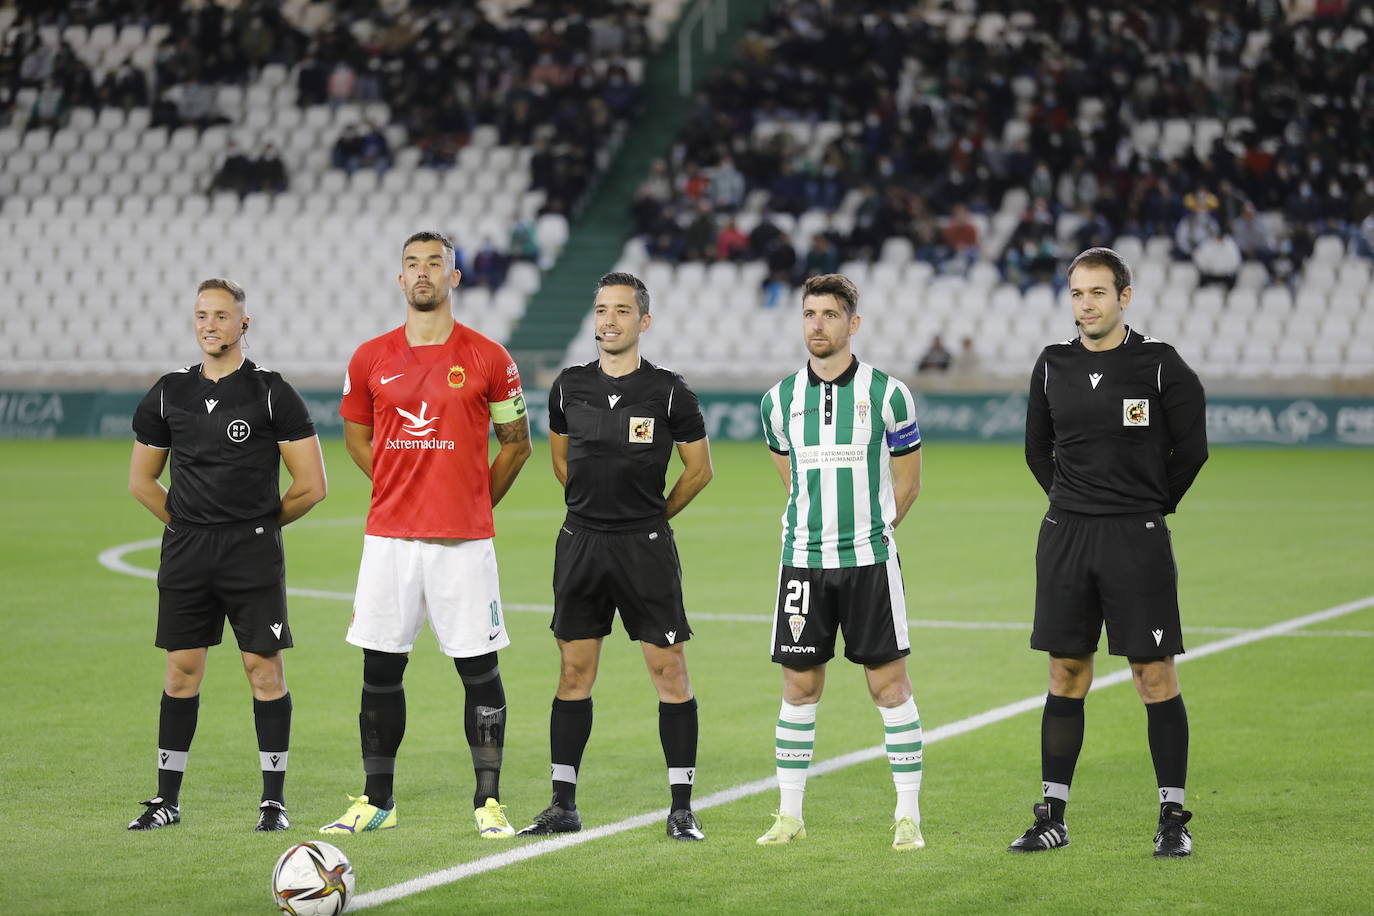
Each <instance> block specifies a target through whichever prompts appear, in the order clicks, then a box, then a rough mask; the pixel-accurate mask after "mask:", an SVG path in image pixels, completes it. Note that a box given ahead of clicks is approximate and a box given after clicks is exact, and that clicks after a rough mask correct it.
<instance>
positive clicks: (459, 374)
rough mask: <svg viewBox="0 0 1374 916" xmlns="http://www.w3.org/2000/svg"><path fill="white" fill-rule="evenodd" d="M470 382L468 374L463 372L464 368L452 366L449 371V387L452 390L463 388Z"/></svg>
mask: <svg viewBox="0 0 1374 916" xmlns="http://www.w3.org/2000/svg"><path fill="white" fill-rule="evenodd" d="M467 380H468V374H467V373H466V372H465V371H463V367H462V366H450V367H449V370H448V386H449V387H450V388H462V387H463V385H464V384H465V383H466V382H467Z"/></svg>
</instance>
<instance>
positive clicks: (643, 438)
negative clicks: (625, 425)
mask: <svg viewBox="0 0 1374 916" xmlns="http://www.w3.org/2000/svg"><path fill="white" fill-rule="evenodd" d="M630 441H631V442H653V441H654V418H653V417H630Z"/></svg>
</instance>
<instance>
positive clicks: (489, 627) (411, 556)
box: [347, 534, 510, 658]
mask: <svg viewBox="0 0 1374 916" xmlns="http://www.w3.org/2000/svg"><path fill="white" fill-rule="evenodd" d="M425 620H429V626H430V629H432V630H433V631H434V636H435V638H436V639H437V640H438V641H439V648H440V649H441V650H442V651H443V653H444V654H445V655H447V656H449V657H450V658H472V657H474V656H477V655H486V654H487V653H488V652H494V651H496V650H497V649H504V648H505V647H506V646H509V645H510V637H509V636H508V635H507V634H506V620H505V614H504V613H503V611H502V608H501V585H500V579H499V577H498V575H497V571H496V548H495V547H494V546H492V542H491V539H490V538H485V539H482V540H471V541H470V540H462V539H459V538H389V537H378V536H376V535H372V534H366V535H363V558H362V563H361V564H360V565H359V568H358V588H357V590H356V591H355V592H354V595H353V621H352V622H351V623H350V624H349V626H348V636H347V639H348V641H349V642H350V643H352V644H353V645H355V646H360V647H362V648H364V649H375V650H377V651H378V652H397V653H400V652H409V651H410V650H411V649H412V648H413V647H414V646H415V637H417V636H419V635H420V627H421V626H423V625H424V622H425Z"/></svg>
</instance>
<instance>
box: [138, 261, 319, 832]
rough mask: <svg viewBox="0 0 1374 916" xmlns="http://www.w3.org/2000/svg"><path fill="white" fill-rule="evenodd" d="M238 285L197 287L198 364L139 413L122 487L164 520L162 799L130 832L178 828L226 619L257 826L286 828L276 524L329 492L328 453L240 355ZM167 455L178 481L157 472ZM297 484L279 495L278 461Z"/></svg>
mask: <svg viewBox="0 0 1374 916" xmlns="http://www.w3.org/2000/svg"><path fill="white" fill-rule="evenodd" d="M244 299H245V297H244V292H243V289H242V288H241V287H240V286H239V285H238V284H237V283H234V282H233V281H230V280H221V279H211V280H206V281H205V282H203V283H201V284H200V288H199V289H198V290H197V291H196V304H195V331H196V341H197V343H199V345H200V349H201V354H202V359H201V362H200V364H199V365H195V366H188V367H186V368H185V369H178V370H177V371H175V372H169V373H168V374H166V375H164V376H163V377H162V378H160V379H158V381H157V384H155V385H153V387H152V389H151V390H150V391H149V392H148V394H147V395H145V396H144V398H143V401H142V402H141V403H140V404H139V405H138V409H137V411H136V412H135V413H134V424H133V425H134V437H135V441H134V450H133V457H132V458H131V460H130V463H129V491H130V492H131V493H132V494H133V495H134V498H135V499H137V500H138V501H139V502H141V503H142V504H143V505H144V506H146V507H147V508H148V511H149V512H151V513H153V515H156V516H157V517H158V519H159V520H160V521H161V522H162V523H163V524H164V525H165V526H166V527H165V528H164V530H163V534H162V560H161V563H160V565H159V567H158V575H157V586H158V614H157V641H156V642H157V645H158V646H159V647H160V648H163V649H166V650H167V675H166V680H165V684H164V692H163V695H162V713H161V716H160V717H159V719H158V742H157V744H158V751H157V760H158V763H157V767H158V769H157V795H155V796H154V797H153V798H150V799H149V800H147V801H145V802H144V803H143V804H144V806H145V810H144V811H143V813H142V814H140V815H139V816H138V817H136V818H134V820H133V821H132V822H131V823H130V824H129V829H130V830H154V829H156V828H158V827H165V826H167V825H169V824H175V823H178V822H179V821H180V820H181V804H180V794H181V779H182V775H183V774H184V773H185V770H186V758H187V753H188V751H190V749H191V739H192V737H193V736H194V735H195V731H196V717H197V712H198V710H199V708H200V683H201V680H202V678H204V676H205V657H206V652H207V648H208V647H209V646H213V645H218V644H219V642H220V640H221V639H222V638H223V634H224V621H225V618H226V617H227V618H228V620H229V624H230V626H232V627H233V628H234V635H235V637H236V638H237V639H238V644H239V649H240V651H241V652H242V655H243V669H244V671H245V672H246V673H247V675H248V683H249V686H250V687H251V688H252V691H253V720H254V723H255V725H256V727H257V734H258V752H259V757H260V759H261V762H262V786H263V788H262V799H261V804H260V805H259V808H258V821H257V826H256V828H255V829H257V830H285V829H286V828H287V827H288V826H289V825H288V823H287V819H286V804H285V800H284V795H283V792H282V788H283V784H284V783H285V781H286V757H287V746H288V743H289V739H290V735H291V695H290V694H289V693H287V691H286V676H285V674H284V672H283V669H282V658H281V650H282V649H286V648H290V646H291V626H290V624H289V623H288V621H287V619H286V572H285V565H284V560H283V555H282V542H281V526H282V525H285V524H287V523H288V522H292V521H295V520H296V519H298V518H300V517H301V516H302V515H304V514H305V513H306V512H308V511H310V508H311V507H312V506H314V505H315V504H316V503H317V502H319V501H320V500H322V499H324V496H325V487H326V484H325V473H324V459H323V456H322V455H321V454H320V440H319V438H318V437H317V436H316V435H315V425H314V424H313V423H312V422H311V420H310V414H309V413H308V412H307V411H306V408H305V402H304V401H302V400H301V397H300V395H299V394H297V393H296V390H295V389H294V388H292V387H291V386H290V385H288V384H287V383H286V382H285V381H284V380H283V379H282V377H281V376H280V375H278V374H277V373H276V372H272V371H270V370H268V369H263V368H260V367H258V366H255V365H254V364H253V363H252V362H250V361H249V360H247V359H245V358H244V356H243V337H244V334H245V333H247V331H248V325H249V322H250V321H251V319H250V318H249V317H248V315H247V314H246V312H245V310H244ZM169 454H170V455H171V459H172V487H171V490H170V491H168V490H166V489H163V487H162V484H161V483H159V482H158V478H159V477H161V476H162V470H163V468H164V467H166V465H167V457H168V455H169ZM283 461H284V462H285V463H286V469H287V471H288V472H289V473H290V475H291V486H290V488H288V489H287V491H286V493H285V494H281V493H280V492H279V483H278V474H279V469H280V463H281V462H283Z"/></svg>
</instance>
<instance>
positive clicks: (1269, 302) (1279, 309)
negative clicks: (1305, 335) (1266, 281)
mask: <svg viewBox="0 0 1374 916" xmlns="http://www.w3.org/2000/svg"><path fill="white" fill-rule="evenodd" d="M1259 304H1260V310H1261V311H1263V312H1269V313H1274V314H1286V313H1288V312H1291V311H1292V310H1293V294H1292V293H1291V292H1290V291H1289V289H1288V287H1286V286H1271V287H1269V288H1268V289H1266V290H1264V291H1263V292H1261V293H1260V299H1259Z"/></svg>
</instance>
